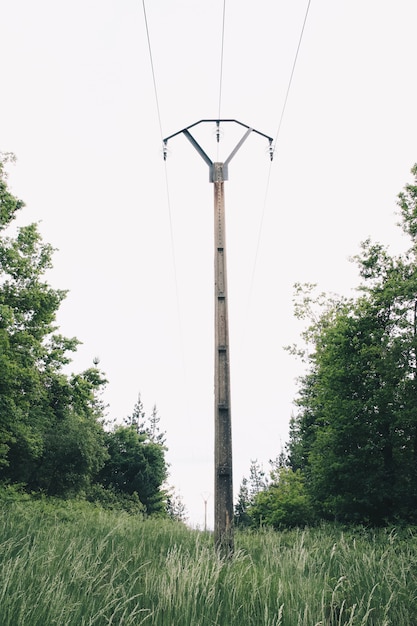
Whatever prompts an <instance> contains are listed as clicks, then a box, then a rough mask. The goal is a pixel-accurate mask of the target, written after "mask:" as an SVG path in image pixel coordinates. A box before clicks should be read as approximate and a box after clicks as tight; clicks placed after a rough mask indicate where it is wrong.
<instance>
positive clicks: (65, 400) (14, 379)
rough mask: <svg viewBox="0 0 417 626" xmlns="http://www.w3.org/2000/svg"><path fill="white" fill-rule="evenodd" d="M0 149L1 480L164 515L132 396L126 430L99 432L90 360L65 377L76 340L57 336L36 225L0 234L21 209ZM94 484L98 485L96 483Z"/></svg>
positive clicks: (97, 385) (155, 426)
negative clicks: (10, 186)
mask: <svg viewBox="0 0 417 626" xmlns="http://www.w3.org/2000/svg"><path fill="white" fill-rule="evenodd" d="M4 163H5V160H4V158H3V160H2V159H1V155H0V481H1V482H2V483H3V484H10V485H13V484H18V485H24V486H25V488H26V489H27V490H28V491H31V492H38V493H42V494H47V495H49V496H51V495H52V496H60V497H64V498H69V497H77V496H80V497H81V496H86V497H88V498H90V499H91V500H94V501H96V502H97V501H99V502H101V503H104V504H106V506H108V507H112V508H118V509H127V510H129V511H135V512H136V513H141V514H142V513H143V512H144V511H145V510H146V511H147V512H148V513H166V493H165V491H164V490H163V489H162V487H161V486H162V483H163V482H164V480H165V478H166V475H167V466H166V463H165V450H166V448H165V446H164V442H165V435H164V433H161V432H160V430H159V422H160V418H159V416H158V412H157V409H156V407H154V408H153V411H152V414H151V417H150V418H149V419H148V420H147V419H146V417H145V413H144V411H143V405H142V402H141V399H140V396H139V399H138V402H137V405H136V406H135V409H134V413H133V416H132V417H131V418H129V424H130V425H129V426H128V427H119V428H116V429H115V430H113V431H111V432H105V431H104V428H103V422H104V412H105V407H104V405H103V402H102V401H101V391H102V389H103V388H104V386H105V384H106V380H105V378H104V376H103V374H102V372H100V371H99V369H98V368H97V363H98V361H94V367H91V368H89V369H87V370H85V371H84V372H81V373H79V374H71V375H68V374H66V373H65V372H64V366H66V365H68V364H69V363H70V360H71V359H70V357H69V356H68V354H70V353H72V352H74V351H75V350H76V348H77V345H78V343H79V342H78V340H77V339H75V338H72V339H68V338H65V337H63V336H62V335H60V334H58V333H57V332H56V331H57V328H56V326H55V323H56V313H57V311H58V309H59V306H60V304H61V302H62V300H63V298H64V297H65V295H66V292H65V291H62V290H58V289H53V288H52V287H51V286H50V285H49V284H48V283H47V282H46V281H45V280H44V275H45V272H46V271H47V270H48V269H50V268H51V267H52V255H53V248H52V247H51V246H50V245H49V244H45V243H44V242H43V241H42V237H41V235H40V233H39V231H38V227H37V225H36V224H30V225H26V226H20V227H19V228H17V229H16V230H15V233H14V235H13V236H10V237H8V236H6V234H5V231H6V229H7V227H8V226H10V224H11V222H12V221H13V219H14V218H15V216H16V213H17V211H18V210H20V209H21V208H22V207H23V202H21V201H20V200H18V199H17V198H15V197H14V196H13V194H12V193H11V192H10V191H9V189H8V186H7V178H6V173H5V168H4ZM100 481H101V482H100Z"/></svg>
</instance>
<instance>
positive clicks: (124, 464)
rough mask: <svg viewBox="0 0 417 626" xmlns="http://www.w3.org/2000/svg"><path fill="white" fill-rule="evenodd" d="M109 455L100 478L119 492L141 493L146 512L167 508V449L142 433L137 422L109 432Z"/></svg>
mask: <svg viewBox="0 0 417 626" xmlns="http://www.w3.org/2000/svg"><path fill="white" fill-rule="evenodd" d="M106 439H107V450H108V454H109V458H108V459H107V461H106V462H105V464H104V466H103V468H102V469H101V471H100V472H99V474H98V477H97V481H98V482H100V483H101V484H102V485H103V486H104V487H105V488H110V489H113V490H115V491H116V492H118V493H121V494H123V493H127V494H129V495H132V494H134V493H136V494H137V496H138V497H139V499H140V501H141V503H142V504H143V505H144V506H145V507H146V512H147V513H148V514H149V515H151V514H155V513H160V514H162V513H163V512H164V511H165V501H166V493H165V491H164V490H163V488H162V485H163V483H164V481H165V479H166V477H167V465H166V462H165V448H164V446H161V445H160V444H158V443H154V442H152V441H150V440H149V439H148V438H147V435H146V434H145V433H138V431H137V428H136V426H135V425H131V426H117V427H116V428H115V429H114V430H112V431H110V432H108V433H107V434H106Z"/></svg>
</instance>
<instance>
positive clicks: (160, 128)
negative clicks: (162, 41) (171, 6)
mask: <svg viewBox="0 0 417 626" xmlns="http://www.w3.org/2000/svg"><path fill="white" fill-rule="evenodd" d="M142 6H143V16H144V18H145V28H146V37H147V40H148V51H149V60H150V63H151V70H152V80H153V89H154V94H155V102H156V110H157V113H158V122H159V130H160V133H161V139H162V137H163V136H164V133H163V132H162V123H161V111H160V108H159V98H158V90H157V88H156V78H155V68H154V65H153V56H152V47H151V39H150V36H149V27H148V18H147V16H146V6H145V0H142Z"/></svg>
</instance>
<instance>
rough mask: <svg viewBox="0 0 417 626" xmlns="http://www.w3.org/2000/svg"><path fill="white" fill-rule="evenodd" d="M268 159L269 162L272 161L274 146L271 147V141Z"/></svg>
mask: <svg viewBox="0 0 417 626" xmlns="http://www.w3.org/2000/svg"><path fill="white" fill-rule="evenodd" d="M269 158H270V159H271V161H273V160H274V146H273V145H272V141H270V142H269Z"/></svg>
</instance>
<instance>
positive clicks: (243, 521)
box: [234, 459, 268, 528]
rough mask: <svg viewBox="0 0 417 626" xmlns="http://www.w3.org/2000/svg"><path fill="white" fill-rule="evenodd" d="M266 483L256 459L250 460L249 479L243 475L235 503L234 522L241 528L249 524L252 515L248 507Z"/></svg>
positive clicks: (251, 521) (263, 473)
mask: <svg viewBox="0 0 417 626" xmlns="http://www.w3.org/2000/svg"><path fill="white" fill-rule="evenodd" d="M267 484H268V481H267V478H266V474H265V471H264V470H263V468H262V466H261V464H260V463H259V462H258V460H257V459H255V460H252V461H251V464H250V468H249V479H248V478H245V477H243V479H242V482H241V485H240V488H239V494H238V500H237V503H236V505H235V511H234V513H235V523H236V526H238V527H239V526H240V527H241V528H243V527H246V526H251V525H252V524H253V517H252V516H251V514H250V512H249V511H250V509H251V507H252V506H253V504H254V502H255V498H256V496H257V495H258V494H259V493H260V492H261V491H263V490H264V489H266V487H267Z"/></svg>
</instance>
